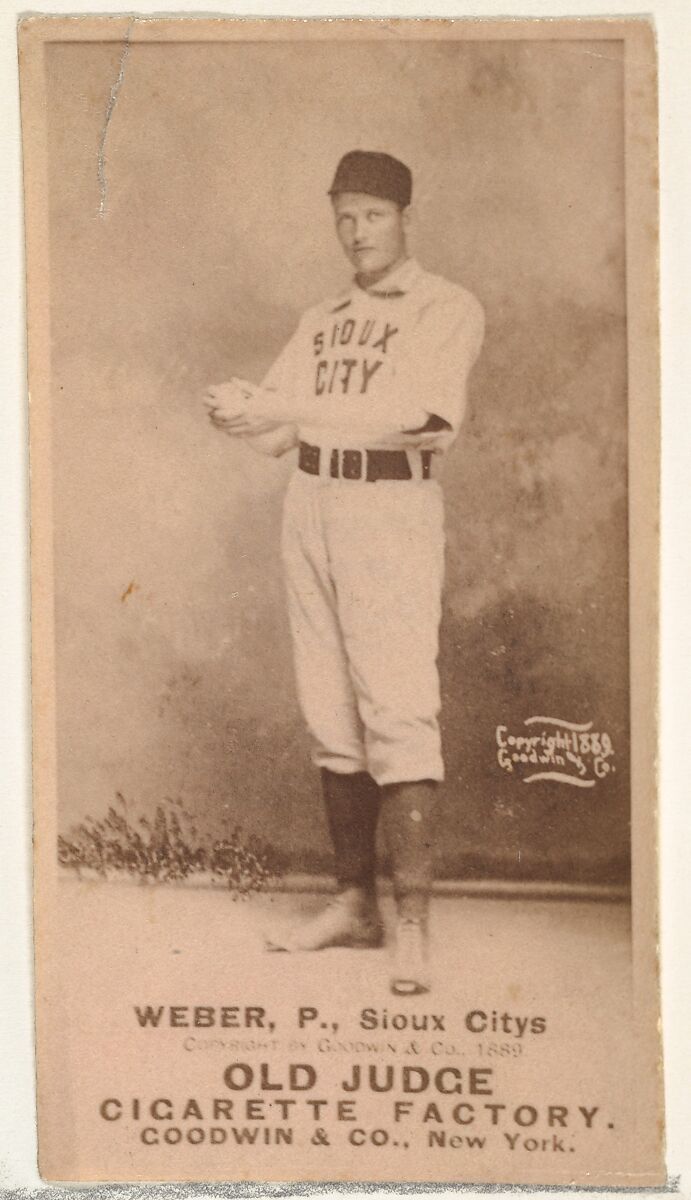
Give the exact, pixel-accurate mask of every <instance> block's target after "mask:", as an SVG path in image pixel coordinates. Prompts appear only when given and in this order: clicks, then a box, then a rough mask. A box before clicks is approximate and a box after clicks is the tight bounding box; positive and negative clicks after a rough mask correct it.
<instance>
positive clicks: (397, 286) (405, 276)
mask: <svg viewBox="0 0 691 1200" xmlns="http://www.w3.org/2000/svg"><path fill="white" fill-rule="evenodd" d="M421 274H422V268H421V266H420V264H419V263H418V262H417V260H416V259H414V258H407V259H406V260H405V262H404V263H401V265H400V267H397V268H396V270H395V271H391V273H390V274H389V275H385V276H384V278H383V279H380V280H379V282H378V283H375V284H374V286H373V287H370V288H359V289H358V290H360V291H366V292H367V295H368V296H382V297H385V298H387V299H389V298H394V297H396V296H405V295H406V293H407V292H409V291H410V289H411V288H412V287H414V286H415V284H416V283H417V281H418V279H419V278H420V275H421ZM355 288H358V284H357V283H356V284H355Z"/></svg>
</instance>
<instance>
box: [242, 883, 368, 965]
mask: <svg viewBox="0 0 691 1200" xmlns="http://www.w3.org/2000/svg"><path fill="white" fill-rule="evenodd" d="M383 941H384V926H383V924H382V919H381V916H380V914H379V910H378V909H377V907H376V903H375V902H374V901H371V902H369V903H367V904H365V905H363V903H362V900H361V899H360V900H359V901H358V902H354V900H353V897H352V894H350V895H349V894H348V893H341V894H339V895H337V896H334V898H333V900H331V901H329V903H328V904H327V906H326V908H325V909H323V911H322V912H320V913H318V914H317V916H316V917H313V918H312V919H311V920H309V921H306V922H305V924H304V925H301V926H298V928H297V929H294V930H291V931H290V932H289V933H288V934H287V935H286V936H280V935H279V936H268V937H267V938H266V949H267V950H287V951H296V950H326V949H328V948H329V947H330V946H349V947H352V948H353V949H359V950H366V949H376V948H377V947H379V946H381V945H382V944H383Z"/></svg>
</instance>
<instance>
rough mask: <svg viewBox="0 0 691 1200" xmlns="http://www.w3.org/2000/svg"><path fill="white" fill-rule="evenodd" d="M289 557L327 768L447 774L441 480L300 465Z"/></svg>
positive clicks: (299, 652) (291, 602)
mask: <svg viewBox="0 0 691 1200" xmlns="http://www.w3.org/2000/svg"><path fill="white" fill-rule="evenodd" d="M282 555H283V563H284V571H285V579H286V587H287V593H288V612H289V618H290V625H291V631H292V637H293V649H294V657H295V671H296V680H297V688H298V697H299V701H300V705H301V708H302V711H303V714H304V716H305V719H306V722H307V725H308V728H309V730H310V733H311V736H312V739H313V759H314V762H315V764H316V765H317V766H319V767H326V768H328V769H329V770H330V771H334V772H336V773H340V774H350V773H353V772H356V771H368V772H369V773H370V775H372V777H373V778H374V779H375V780H376V781H377V783H379V784H390V783H403V782H405V781H412V780H419V779H434V780H441V779H443V777H444V768H443V762H442V757H441V745H440V735H439V723H438V716H439V709H440V695H439V676H438V671H437V655H438V649H439V621H440V618H441V588H442V582H443V574H444V513H443V499H442V494H441V488H440V486H439V484H438V483H437V482H436V481H435V480H425V481H422V480H391V481H389V480H379V481H378V482H376V483H369V482H366V481H361V480H345V479H336V480H332V479H324V478H320V477H319V476H313V475H308V474H306V473H305V472H303V471H300V470H298V471H296V472H295V474H294V475H293V477H292V479H291V481H290V484H289V486H288V492H287V495H286V501H285V509H284V520H283V535H282Z"/></svg>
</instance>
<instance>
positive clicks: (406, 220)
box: [401, 204, 413, 233]
mask: <svg viewBox="0 0 691 1200" xmlns="http://www.w3.org/2000/svg"><path fill="white" fill-rule="evenodd" d="M412 220H413V211H412V208H411V206H410V204H408V205H407V207H406V208H402V209H401V226H402V227H403V229H404V230H405V232H406V233H408V231H409V229H410V226H411V224H412Z"/></svg>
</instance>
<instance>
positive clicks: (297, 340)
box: [261, 321, 304, 396]
mask: <svg viewBox="0 0 691 1200" xmlns="http://www.w3.org/2000/svg"><path fill="white" fill-rule="evenodd" d="M303 343H304V332H303V322H302V321H301V322H300V323H299V325H298V327H297V329H296V330H295V333H294V334H293V336H292V337H291V338H290V339H289V340H288V341H287V342H286V344H285V346H284V347H283V349H282V350H281V352H280V354H279V355H278V358H276V359H275V360H274V362H273V363H272V364H271V366H270V367H269V369H268V371H267V372H266V375H265V376H264V378H263V379H262V382H261V386H262V387H263V388H266V389H267V391H270V392H278V393H279V395H280V394H282V393H283V394H285V395H286V396H292V395H294V394H295V392H296V390H298V388H299V379H300V371H301V368H302V362H303V353H304V344H303Z"/></svg>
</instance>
